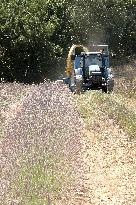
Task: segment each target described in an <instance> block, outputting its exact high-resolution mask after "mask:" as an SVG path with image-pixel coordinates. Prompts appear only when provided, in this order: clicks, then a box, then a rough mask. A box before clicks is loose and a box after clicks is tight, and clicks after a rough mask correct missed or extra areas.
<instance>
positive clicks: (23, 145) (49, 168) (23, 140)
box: [0, 82, 83, 204]
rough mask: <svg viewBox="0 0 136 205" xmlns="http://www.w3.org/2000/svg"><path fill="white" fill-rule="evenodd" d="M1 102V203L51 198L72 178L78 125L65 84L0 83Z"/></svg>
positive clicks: (55, 198)
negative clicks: (26, 84) (28, 84)
mask: <svg viewBox="0 0 136 205" xmlns="http://www.w3.org/2000/svg"><path fill="white" fill-rule="evenodd" d="M0 102H1V116H0V118H1V125H0V127H1V132H0V133H1V138H0V141H1V143H0V150H1V156H0V163H1V171H2V172H1V179H0V180H1V181H0V184H1V186H0V187H1V188H0V189H1V190H0V193H1V198H0V201H1V202H0V204H50V203H51V204H55V201H58V200H61V197H66V195H67V189H68V186H70V183H71V182H72V181H73V180H74V178H73V177H74V172H75V170H76V168H75V167H74V165H73V162H74V161H76V158H77V153H78V152H79V149H80V138H81V135H82V134H81V130H82V129H83V128H82V126H83V123H82V122H81V117H80V115H79V113H78V112H77V111H76V109H75V106H74V102H73V99H72V96H71V94H70V92H69V90H68V89H67V88H66V87H65V86H64V85H61V84H59V83H58V84H57V83H55V82H54V83H51V82H45V83H44V84H41V85H39V86H36V85H31V86H25V85H23V84H22V85H21V84H17V83H14V84H10V83H9V84H1V85H0ZM50 201H51V202H50Z"/></svg>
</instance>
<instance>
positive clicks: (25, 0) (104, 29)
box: [0, 0, 136, 82]
mask: <svg viewBox="0 0 136 205" xmlns="http://www.w3.org/2000/svg"><path fill="white" fill-rule="evenodd" d="M0 19H1V23H0V42H1V44H0V64H1V65H0V78H1V79H5V81H14V80H17V81H20V82H29V81H34V80H40V79H43V78H44V77H46V75H47V73H48V72H49V70H50V71H51V72H55V69H57V68H58V67H59V66H60V65H61V63H62V62H63V59H64V58H65V57H66V54H67V52H68V49H69V47H70V46H71V45H72V44H74V43H78V44H79V43H81V44H84V45H91V44H93V43H94V44H97V43H106V44H109V48H110V50H111V51H112V52H113V53H114V54H116V56H118V57H129V58H131V57H132V56H134V55H135V52H136V1H135V0H80V1H79V0H75V1H71V0H2V1H1V8H0Z"/></svg>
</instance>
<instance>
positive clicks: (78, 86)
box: [75, 80, 83, 94]
mask: <svg viewBox="0 0 136 205" xmlns="http://www.w3.org/2000/svg"><path fill="white" fill-rule="evenodd" d="M75 85H76V86H75V94H80V93H82V92H83V89H82V86H83V82H82V80H76V83H75Z"/></svg>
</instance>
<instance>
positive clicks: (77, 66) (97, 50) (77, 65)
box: [64, 45, 114, 93]
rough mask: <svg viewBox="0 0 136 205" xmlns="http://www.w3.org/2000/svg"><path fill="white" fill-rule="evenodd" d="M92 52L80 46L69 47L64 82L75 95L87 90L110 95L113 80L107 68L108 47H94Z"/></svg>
mask: <svg viewBox="0 0 136 205" xmlns="http://www.w3.org/2000/svg"><path fill="white" fill-rule="evenodd" d="M92 50H93V51H91V52H90V51H88V50H87V49H86V48H85V47H83V46H81V45H73V46H72V47H71V49H70V52H69V55H68V59H67V70H66V73H67V78H65V79H64V82H65V83H66V84H68V85H69V88H70V89H71V91H72V92H75V93H80V92H83V91H85V90H89V89H92V90H94V89H95V90H98V89H102V92H105V93H110V92H111V91H112V90H113V87H114V79H113V75H112V73H111V69H110V68H109V51H108V45H96V46H93V47H92Z"/></svg>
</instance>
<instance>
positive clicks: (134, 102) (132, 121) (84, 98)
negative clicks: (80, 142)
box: [75, 66, 136, 138]
mask: <svg viewBox="0 0 136 205" xmlns="http://www.w3.org/2000/svg"><path fill="white" fill-rule="evenodd" d="M114 72H115V82H116V85H115V89H114V92H113V93H111V94H103V93H102V92H101V91H88V92H85V93H84V94H82V95H80V96H78V95H76V96H75V99H76V101H77V107H78V110H79V112H80V113H81V115H82V117H83V118H84V119H85V122H86V124H87V127H88V128H89V129H90V130H91V129H92V128H93V127H94V121H95V122H96V124H97V122H99V121H100V120H106V119H109V118H110V119H113V120H114V121H115V122H116V123H117V124H118V125H119V126H120V128H122V129H123V130H124V132H126V133H127V134H128V135H129V136H130V138H135V137H136V78H135V76H136V75H135V72H136V70H135V67H130V66H129V67H125V68H122V69H121V68H118V69H115V70H114Z"/></svg>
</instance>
